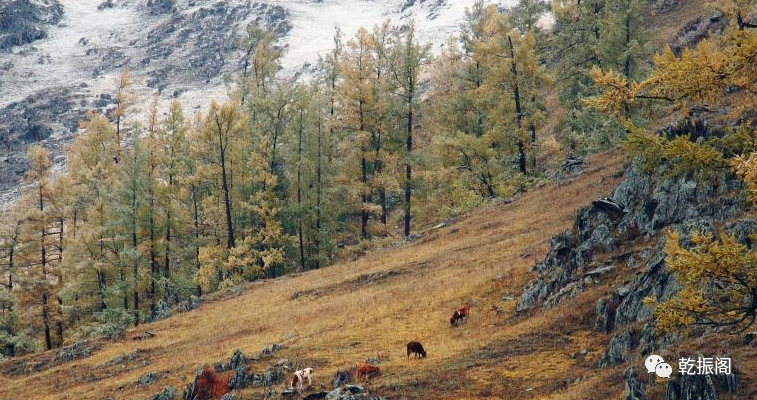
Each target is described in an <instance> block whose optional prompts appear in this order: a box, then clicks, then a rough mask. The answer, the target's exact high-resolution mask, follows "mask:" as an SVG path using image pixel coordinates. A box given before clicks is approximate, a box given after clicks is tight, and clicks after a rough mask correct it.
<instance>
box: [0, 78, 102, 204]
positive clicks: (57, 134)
mask: <svg viewBox="0 0 757 400" xmlns="http://www.w3.org/2000/svg"><path fill="white" fill-rule="evenodd" d="M111 107H114V106H113V104H112V99H111V98H110V97H109V96H107V95H102V96H99V97H97V98H95V99H91V98H89V96H88V95H87V94H86V93H85V88H84V87H60V88H55V89H50V90H45V91H42V92H39V93H36V94H34V95H31V96H28V97H26V98H25V99H24V100H22V101H19V102H14V103H10V104H8V105H7V106H5V107H3V108H0V203H4V202H6V201H7V200H9V199H10V198H13V197H15V194H16V193H15V192H14V191H15V190H18V186H19V183H20V182H21V181H22V177H23V174H24V172H25V171H26V169H27V168H28V163H27V160H26V150H27V147H28V146H29V145H30V144H33V143H43V144H44V145H45V147H46V148H48V149H49V150H50V152H51V155H52V157H53V160H54V161H55V163H56V164H62V163H63V159H64V154H63V148H64V145H65V144H66V143H68V142H69V141H70V140H71V139H72V138H73V137H74V136H75V135H76V132H77V131H78V129H79V121H81V120H84V119H86V116H87V110H88V109H92V110H94V111H97V112H103V113H107V112H108V110H110V109H111Z"/></svg>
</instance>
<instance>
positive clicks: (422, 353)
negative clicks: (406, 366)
mask: <svg viewBox="0 0 757 400" xmlns="http://www.w3.org/2000/svg"><path fill="white" fill-rule="evenodd" d="M410 354H415V356H416V357H418V358H425V357H426V350H425V349H423V345H422V344H421V343H420V342H415V341H413V342H410V343H408V344H407V358H410Z"/></svg>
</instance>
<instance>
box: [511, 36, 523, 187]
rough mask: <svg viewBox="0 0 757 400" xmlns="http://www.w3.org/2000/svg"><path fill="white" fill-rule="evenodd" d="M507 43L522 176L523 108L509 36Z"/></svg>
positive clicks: (513, 51) (519, 164)
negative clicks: (521, 134) (508, 45)
mask: <svg viewBox="0 0 757 400" xmlns="http://www.w3.org/2000/svg"><path fill="white" fill-rule="evenodd" d="M507 42H508V43H509V44H510V63H511V64H510V71H511V72H512V74H513V92H514V97H515V121H516V124H517V126H518V169H519V170H520V172H521V173H522V174H526V173H527V171H526V145H525V143H523V138H522V137H520V133H521V132H520V131H521V130H522V129H523V107H522V106H521V99H520V87H519V85H518V67H517V66H516V65H515V50H514V48H513V40H512V38H511V37H510V36H508V37H507Z"/></svg>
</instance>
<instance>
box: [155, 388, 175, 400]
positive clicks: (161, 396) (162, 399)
mask: <svg viewBox="0 0 757 400" xmlns="http://www.w3.org/2000/svg"><path fill="white" fill-rule="evenodd" d="M175 394H176V389H174V388H172V387H170V386H168V387H166V388H165V389H163V391H162V392H160V393H158V394H156V395H155V396H153V397H151V398H150V400H174V395H175Z"/></svg>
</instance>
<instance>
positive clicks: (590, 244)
mask: <svg viewBox="0 0 757 400" xmlns="http://www.w3.org/2000/svg"><path fill="white" fill-rule="evenodd" d="M684 122H685V121H684ZM661 134H663V135H665V136H668V137H674V136H679V135H688V136H689V138H690V140H694V141H696V140H700V138H707V137H709V136H711V135H713V134H715V135H717V133H713V131H712V130H711V129H710V127H707V126H705V125H701V124H697V123H695V122H693V123H688V124H684V126H683V127H681V128H680V129H679V127H678V126H677V125H676V126H672V127H671V128H670V129H669V130H667V131H663V132H661ZM740 189H741V182H740V181H739V180H738V179H736V177H735V176H733V175H732V174H730V173H723V174H721V175H720V176H719V177H717V179H713V180H710V181H704V182H703V181H697V180H695V179H693V178H687V177H678V176H671V175H670V174H667V173H666V172H665V171H664V167H663V168H662V171H661V173H660V174H659V175H656V177H655V178H653V177H652V176H651V175H650V174H648V173H646V172H643V171H641V170H639V169H636V168H630V169H628V170H627V171H626V172H625V176H624V179H623V180H622V181H621V182H620V184H619V185H618V186H617V187H616V188H615V189H614V191H613V192H612V194H611V195H610V196H609V197H607V198H602V199H597V200H595V201H594V202H592V204H591V205H590V206H589V207H586V208H583V209H581V210H579V211H578V213H577V215H576V219H575V223H574V225H573V228H572V229H571V230H570V231H567V232H563V233H560V234H558V235H555V236H554V237H553V238H552V241H551V246H550V250H549V252H548V254H547V256H546V257H545V258H544V259H543V260H542V261H541V262H539V263H538V264H537V265H535V266H534V271H535V272H536V273H537V278H536V280H534V281H533V282H532V283H531V284H530V285H528V286H527V287H526V288H525V289H524V291H523V293H522V294H521V297H520V299H519V301H518V304H517V307H516V310H518V311H523V310H527V309H531V308H536V307H542V308H549V307H552V306H554V305H555V304H557V303H559V302H561V301H563V300H564V299H566V298H570V297H573V296H575V295H577V294H578V293H580V292H581V291H583V290H584V289H585V288H586V287H587V286H589V285H592V284H594V283H595V282H596V281H597V280H600V279H602V275H603V274H607V273H611V272H613V271H617V272H618V273H621V274H623V275H625V276H628V275H630V276H633V278H631V280H630V281H626V283H625V284H624V285H623V286H620V287H615V288H613V289H612V290H611V292H610V293H609V294H608V295H607V296H606V297H604V298H602V299H600V300H599V301H598V302H597V305H596V308H595V310H596V319H595V322H594V330H595V331H597V332H603V333H610V334H612V337H611V338H610V342H609V344H608V347H607V348H606V349H605V351H604V352H603V354H602V356H601V357H600V359H599V362H598V364H599V366H600V367H605V366H614V365H620V364H623V363H625V362H628V361H630V360H636V359H637V358H638V357H637V354H638V355H641V356H644V355H647V354H650V353H652V352H653V351H656V350H657V349H659V348H661V347H664V346H665V345H666V344H667V343H668V342H669V341H670V340H671V338H670V337H667V336H661V335H658V334H657V333H656V332H655V327H654V323H653V318H652V314H651V310H650V309H649V308H648V307H646V306H645V305H644V299H645V298H654V299H656V300H658V301H664V300H667V299H669V298H670V297H671V296H673V295H674V294H675V293H676V292H678V291H679V290H680V286H679V284H678V283H677V282H676V280H675V277H674V276H673V275H672V274H671V273H670V271H669V270H668V268H667V266H666V264H665V252H664V244H665V240H666V238H665V237H664V236H663V235H662V234H661V232H663V231H664V230H665V229H667V228H672V229H675V230H677V231H679V232H681V241H682V245H684V246H689V245H691V243H690V237H691V234H692V233H693V232H695V231H700V232H714V231H715V230H716V228H715V227H716V226H718V227H719V228H720V231H724V232H726V233H730V234H733V235H734V236H735V237H736V238H737V240H739V241H741V242H742V243H744V244H746V245H747V246H751V243H750V239H749V235H750V233H752V232H756V231H757V221H753V220H741V221H735V222H733V221H734V219H735V217H736V216H737V215H738V212H739V210H742V209H743V204H740V203H739V196H737V195H736V194H737V193H738V191H739V190H740ZM650 238H651V239H654V238H656V241H655V240H653V241H651V243H652V245H650V244H649V243H650V240H649V239H650ZM633 241H637V243H639V244H640V245H639V246H637V247H631V248H632V250H630V251H629V250H628V249H629V247H630V246H628V245H627V244H628V243H629V242H633ZM621 246H623V247H621ZM624 378H625V381H626V398H627V399H628V400H646V395H645V394H644V390H643V385H642V384H641V383H640V382H639V380H638V379H637V378H638V376H637V373H636V372H635V371H634V370H627V371H626V374H625V376H624ZM734 385H735V384H731V385H730V387H733V386H734ZM725 386H729V385H725ZM716 387H717V384H715V386H713V385H709V386H708V385H705V384H704V383H702V382H698V383H694V382H692V384H691V385H690V388H689V389H682V388H680V387H676V386H674V384H672V385H671V386H670V388H669V391H670V394H669V399H670V400H680V399H686V400H689V399H697V398H701V399H709V397H708V396H709V393H710V392H712V393H715V392H716V391H717V390H715V389H712V390H710V389H709V388H716ZM687 390H688V391H687ZM674 394H675V395H674ZM671 396H672V397H671ZM697 396H699V397H697Z"/></svg>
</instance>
